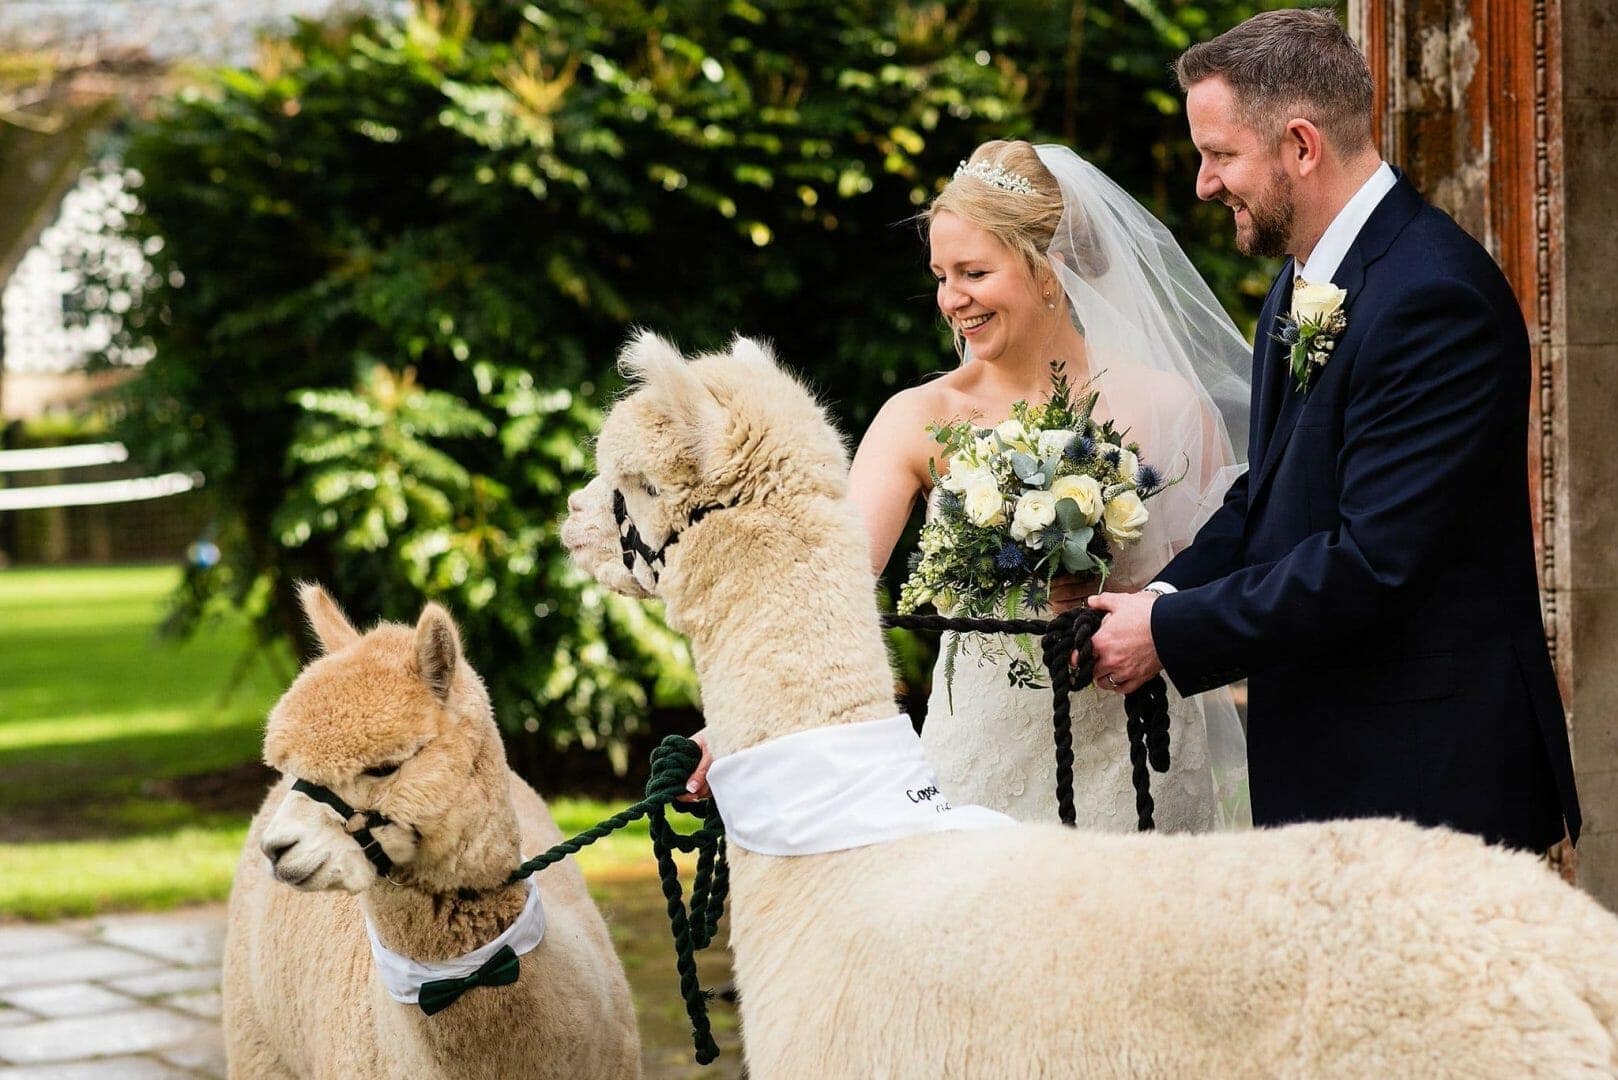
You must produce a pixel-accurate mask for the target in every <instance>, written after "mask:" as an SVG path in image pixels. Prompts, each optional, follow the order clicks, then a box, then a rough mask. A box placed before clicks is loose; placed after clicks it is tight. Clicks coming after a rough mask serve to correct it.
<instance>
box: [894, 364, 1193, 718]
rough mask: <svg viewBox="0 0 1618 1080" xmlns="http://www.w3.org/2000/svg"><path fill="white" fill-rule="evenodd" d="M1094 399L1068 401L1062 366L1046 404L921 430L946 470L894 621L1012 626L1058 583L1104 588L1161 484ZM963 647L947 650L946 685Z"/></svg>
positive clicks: (1035, 678) (1021, 669)
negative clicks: (1001, 417)
mask: <svg viewBox="0 0 1618 1080" xmlns="http://www.w3.org/2000/svg"><path fill="white" fill-rule="evenodd" d="M1099 396H1100V395H1099V394H1098V393H1089V394H1085V395H1082V396H1081V397H1079V398H1078V399H1077V400H1075V398H1074V394H1073V391H1072V389H1071V387H1070V386H1069V385H1068V381H1067V377H1066V375H1065V374H1064V372H1063V369H1062V365H1061V364H1060V363H1053V364H1052V365H1051V396H1050V400H1049V401H1047V402H1045V403H1044V404H1041V405H1029V404H1028V403H1027V402H1025V401H1019V402H1017V403H1016V404H1015V405H1013V406H1012V407H1011V417H1010V418H1009V419H1007V420H1006V421H1005V422H1003V423H1001V424H998V425H996V426H995V427H993V428H980V427H977V426H976V425H974V424H972V423H971V422H970V421H957V422H955V423H947V424H946V423H940V424H934V425H932V426H930V427H929V428H928V431H929V433H931V434H932V435H933V436H934V437H935V438H936V439H937V440H938V441H939V443H941V444H942V445H943V447H944V455H943V456H944V457H945V458H946V460H947V461H948V463H949V472H948V473H947V474H946V475H944V476H942V477H941V476H939V475H938V473H937V471H936V470H932V476H933V484H934V486H935V488H937V489H938V496H937V512H936V514H935V516H934V517H933V519H932V520H931V521H929V522H927V523H926V524H925V525H923V526H922V529H921V544H920V548H919V550H918V551H917V552H915V553H914V554H913V555H912V556H911V560H910V576H909V578H908V579H907V580H906V581H905V583H904V585H903V587H902V588H901V589H900V592H899V605H898V609H899V612H900V613H901V614H907V615H908V614H911V613H913V612H915V611H917V610H918V609H920V608H921V607H922V606H923V605H926V604H931V605H932V606H933V607H934V608H936V609H937V610H938V611H939V612H940V613H941V614H945V615H956V616H962V617H967V618H981V617H984V616H997V617H1001V618H1015V617H1016V616H1017V614H1018V611H1019V609H1020V608H1022V607H1023V606H1024V605H1026V606H1028V607H1030V608H1032V609H1033V610H1035V611H1039V610H1041V609H1043V608H1044V607H1045V606H1046V605H1047V604H1048V603H1049V599H1050V587H1051V580H1052V579H1053V578H1054V577H1055V576H1056V575H1057V574H1058V573H1067V574H1072V575H1074V576H1075V577H1078V578H1079V579H1080V580H1082V581H1091V580H1093V581H1099V582H1103V583H1104V582H1105V581H1106V577H1107V573H1108V570H1109V567H1110V566H1111V564H1112V560H1113V558H1114V556H1115V553H1116V552H1117V551H1118V550H1119V549H1121V548H1123V547H1126V546H1128V545H1129V544H1132V543H1134V542H1135V541H1137V540H1139V539H1140V537H1141V534H1142V532H1143V531H1144V530H1145V528H1146V522H1147V520H1148V518H1149V517H1150V514H1149V512H1148V511H1147V509H1146V505H1145V500H1146V499H1148V498H1150V497H1151V496H1153V495H1155V494H1157V493H1158V492H1160V491H1162V490H1163V489H1164V488H1165V487H1167V486H1168V483H1166V482H1165V481H1164V479H1163V477H1162V475H1161V474H1160V473H1159V472H1158V471H1157V470H1156V469H1154V468H1152V466H1150V465H1145V464H1142V463H1141V461H1140V456H1139V455H1140V447H1139V446H1138V445H1136V444H1134V443H1125V442H1124V434H1123V433H1120V432H1119V431H1117V430H1116V429H1115V428H1114V426H1113V423H1112V421H1110V420H1107V421H1103V422H1101V423H1099V424H1098V423H1096V422H1095V420H1094V419H1093V418H1092V415H1091V414H1092V412H1093V410H1094V409H1095V405H1096V400H1097V399H1098V397H1099ZM929 468H930V469H931V466H929ZM959 641H960V638H959V636H957V637H956V638H955V639H953V640H952V641H951V644H950V649H951V651H950V652H949V654H948V655H947V656H946V660H945V673H946V677H951V676H953V672H954V660H955V652H954V650H955V649H956V648H957V647H958V644H959ZM982 645H983V647H984V648H985V650H988V649H993V648H995V646H994V645H993V644H992V643H989V642H983V643H982ZM1019 651H1020V652H1021V653H1022V655H1021V656H1013V657H1012V658H1011V659H1012V664H1011V670H1010V678H1011V681H1012V683H1013V684H1014V685H1024V686H1039V685H1041V683H1040V678H1039V671H1040V668H1039V665H1038V663H1037V659H1038V658H1037V656H1036V655H1035V650H1034V648H1033V644H1032V642H1031V641H1028V640H1021V641H1020V642H1019Z"/></svg>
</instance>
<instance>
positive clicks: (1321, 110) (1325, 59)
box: [1174, 8, 1372, 151]
mask: <svg viewBox="0 0 1618 1080" xmlns="http://www.w3.org/2000/svg"><path fill="white" fill-rule="evenodd" d="M1174 74H1175V76H1176V77H1177V78H1178V79H1179V81H1180V89H1181V90H1189V89H1191V87H1193V86H1195V85H1196V84H1197V83H1199V82H1202V81H1203V80H1205V79H1212V78H1216V77H1217V78H1222V79H1224V80H1225V81H1226V82H1227V83H1229V84H1230V88H1231V90H1232V91H1233V92H1234V93H1235V96H1236V101H1237V104H1238V108H1240V110H1241V112H1242V119H1243V120H1244V121H1245V122H1246V123H1247V124H1248V126H1249V127H1253V128H1256V129H1258V130H1260V131H1263V130H1264V129H1265V128H1268V127H1271V126H1273V125H1276V124H1279V123H1281V122H1282V121H1283V120H1286V119H1288V118H1290V117H1292V116H1301V117H1303V118H1304V119H1306V120H1309V121H1310V122H1312V123H1313V124H1314V125H1315V126H1316V127H1318V128H1320V130H1321V131H1323V132H1325V133H1326V137H1327V138H1328V139H1330V140H1331V141H1332V142H1333V143H1335V144H1336V145H1337V147H1338V149H1340V150H1347V151H1357V150H1362V149H1365V148H1368V147H1369V146H1370V145H1371V93H1372V88H1371V69H1370V68H1369V67H1368V66H1366V63H1365V56H1364V54H1363V53H1361V52H1360V50H1359V46H1357V45H1355V44H1354V42H1353V40H1352V39H1351V38H1350V37H1349V36H1348V32H1347V31H1346V30H1344V29H1343V25H1342V23H1340V22H1338V21H1337V16H1336V15H1334V14H1333V13H1332V12H1331V11H1330V10H1328V9H1322V8H1309V9H1298V8H1289V9H1286V10H1282V11H1266V12H1263V13H1261V14H1258V15H1254V16H1253V17H1252V18H1250V19H1248V20H1246V21H1245V22H1242V23H1239V24H1238V25H1236V26H1234V27H1232V28H1231V29H1229V30H1227V31H1225V32H1224V33H1223V34H1220V35H1219V36H1218V37H1216V38H1211V39H1209V40H1208V41H1202V42H1198V43H1197V44H1195V45H1193V46H1191V47H1190V48H1189V49H1187V50H1186V51H1185V52H1184V53H1182V54H1181V55H1180V58H1179V59H1178V60H1176V61H1175V63H1174ZM1283 114H1284V115H1283ZM1277 134H1279V132H1277Z"/></svg>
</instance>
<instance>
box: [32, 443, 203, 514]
mask: <svg viewBox="0 0 1618 1080" xmlns="http://www.w3.org/2000/svg"><path fill="white" fill-rule="evenodd" d="M128 460H129V451H128V450H127V449H125V448H124V444H123V443H117V442H105V443H81V444H80V445H78V446H47V447H40V448H38V449H34V450H0V475H4V474H6V473H21V472H38V471H40V470H42V469H78V468H84V467H86V466H90V465H116V464H119V463H120V462H124V461H128ZM201 486H202V474H201V473H184V472H171V473H163V474H162V475H160V476H143V477H139V478H137V479H133V480H91V481H85V482H83V483H78V484H38V485H35V486H33V487H0V511H5V510H48V509H51V508H54V507H58V506H105V505H107V504H109V503H126V502H140V501H141V500H144V499H163V498H167V497H168V496H170V495H179V494H182V493H184V492H187V491H192V490H194V489H196V488H199V487H201Z"/></svg>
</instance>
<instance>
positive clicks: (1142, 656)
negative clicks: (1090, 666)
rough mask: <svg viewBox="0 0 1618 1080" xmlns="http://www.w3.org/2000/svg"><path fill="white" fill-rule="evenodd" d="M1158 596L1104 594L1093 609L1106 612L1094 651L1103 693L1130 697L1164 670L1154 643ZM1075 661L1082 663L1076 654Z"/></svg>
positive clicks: (1094, 639) (1092, 643)
mask: <svg viewBox="0 0 1618 1080" xmlns="http://www.w3.org/2000/svg"><path fill="white" fill-rule="evenodd" d="M1155 603H1157V593H1156V592H1135V593H1101V594H1099V595H1097V596H1092V597H1090V606H1091V607H1093V608H1095V609H1096V610H1097V611H1104V612H1106V613H1107V617H1106V618H1105V619H1103V620H1102V621H1101V626H1100V627H1099V628H1098V629H1097V630H1096V632H1095V636H1094V637H1092V638H1091V639H1090V647H1091V649H1092V650H1093V651H1094V653H1095V661H1096V666H1095V674H1094V676H1093V678H1094V679H1095V684H1096V685H1097V686H1099V687H1101V688H1102V689H1103V690H1116V691H1118V693H1120V694H1128V693H1131V692H1133V691H1135V690H1138V689H1139V688H1140V686H1141V684H1142V683H1144V682H1146V680H1147V679H1150V678H1151V677H1152V676H1153V675H1156V674H1157V673H1158V672H1160V671H1162V670H1163V662H1162V661H1161V660H1159V659H1158V658H1157V646H1156V645H1154V644H1153V643H1152V605H1153V604H1155ZM1074 659H1075V661H1076V660H1077V659H1078V656H1077V654H1074Z"/></svg>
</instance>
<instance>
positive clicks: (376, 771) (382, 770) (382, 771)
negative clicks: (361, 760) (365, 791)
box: [365, 765, 399, 777]
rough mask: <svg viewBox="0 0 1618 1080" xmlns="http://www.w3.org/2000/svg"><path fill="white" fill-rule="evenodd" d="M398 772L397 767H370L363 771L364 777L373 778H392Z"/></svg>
mask: <svg viewBox="0 0 1618 1080" xmlns="http://www.w3.org/2000/svg"><path fill="white" fill-rule="evenodd" d="M398 771H399V766H397V765H372V766H371V767H370V768H369V769H366V770H365V775H366V776H375V777H383V776H392V775H393V774H394V773H396V772H398Z"/></svg>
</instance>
